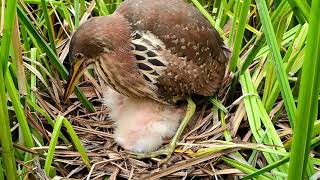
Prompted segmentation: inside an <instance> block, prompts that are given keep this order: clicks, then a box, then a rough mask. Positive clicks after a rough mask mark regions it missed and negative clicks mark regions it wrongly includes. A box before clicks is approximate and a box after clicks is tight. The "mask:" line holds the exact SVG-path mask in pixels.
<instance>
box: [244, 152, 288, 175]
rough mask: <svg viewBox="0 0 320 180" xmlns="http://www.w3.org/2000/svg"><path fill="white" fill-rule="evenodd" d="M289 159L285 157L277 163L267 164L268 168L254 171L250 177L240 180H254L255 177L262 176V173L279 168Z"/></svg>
mask: <svg viewBox="0 0 320 180" xmlns="http://www.w3.org/2000/svg"><path fill="white" fill-rule="evenodd" d="M289 157H290V156H286V157H284V158H282V159H281V160H279V161H277V162H274V163H272V164H269V165H268V166H266V167H263V168H261V169H259V170H257V171H255V172H254V173H252V174H250V175H248V176H246V177H244V178H242V179H241V180H249V179H253V178H255V177H257V176H259V175H261V174H263V173H265V172H268V171H271V170H272V169H274V168H276V167H279V166H281V165H283V164H285V163H287V162H289Z"/></svg>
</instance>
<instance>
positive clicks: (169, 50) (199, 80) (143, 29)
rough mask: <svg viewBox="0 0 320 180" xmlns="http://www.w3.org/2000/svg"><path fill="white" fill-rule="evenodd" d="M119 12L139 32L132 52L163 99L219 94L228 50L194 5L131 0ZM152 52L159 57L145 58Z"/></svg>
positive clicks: (166, 0)
mask: <svg viewBox="0 0 320 180" xmlns="http://www.w3.org/2000/svg"><path fill="white" fill-rule="evenodd" d="M116 13H119V14H122V15H123V16H124V17H125V18H126V19H127V20H128V22H129V24H130V27H131V31H132V32H138V37H139V38H134V40H132V44H136V45H133V46H134V50H133V53H134V54H135V55H136V58H137V60H138V63H139V61H141V62H142V63H139V64H138V65H139V69H140V71H141V72H142V73H143V76H144V77H145V79H146V80H147V81H150V82H151V83H150V84H154V82H156V86H157V88H158V89H159V93H158V94H160V96H163V97H165V99H169V100H170V99H172V98H173V97H177V99H179V97H181V98H184V97H185V96H188V95H191V94H199V95H204V96H209V95H212V94H213V93H215V92H216V91H217V90H218V88H219V86H220V84H221V82H222V79H223V77H224V72H225V69H226V64H227V61H228V58H227V57H226V55H225V54H226V50H225V48H224V44H223V42H222V39H221V37H220V36H219V34H218V33H217V32H216V30H215V29H214V28H213V27H212V26H211V24H210V23H209V21H208V20H207V19H206V18H205V17H204V16H203V15H202V14H201V13H200V12H198V10H197V9H196V8H195V7H194V6H193V5H191V4H189V3H186V2H185V1H184V0H161V1H155V0H127V1H125V2H124V3H123V4H122V5H121V6H120V7H119V8H118V10H117V11H116ZM140 36H142V38H140ZM135 41H136V42H142V43H140V44H139V43H138V44H137V43H135ZM141 44H144V46H143V47H140V46H139V45H141ZM137 45H138V46H137ZM149 51H151V52H154V53H155V54H156V57H157V58H154V57H152V56H149V55H148V54H146V52H149ZM150 59H156V60H157V61H152V60H151V61H150ZM159 62H160V63H159ZM158 63H159V65H157V64H158ZM163 65H164V66H163ZM165 66H167V67H165ZM163 67H165V68H163ZM155 69H156V70H155ZM158 75H159V76H158ZM157 78H158V79H157Z"/></svg>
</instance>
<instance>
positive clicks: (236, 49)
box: [230, 0, 251, 72]
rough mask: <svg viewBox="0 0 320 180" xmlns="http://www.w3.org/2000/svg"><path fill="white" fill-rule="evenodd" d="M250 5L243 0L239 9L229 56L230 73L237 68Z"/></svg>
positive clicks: (247, 0)
mask: <svg viewBox="0 0 320 180" xmlns="http://www.w3.org/2000/svg"><path fill="white" fill-rule="evenodd" d="M250 3H251V0H245V1H244V2H243V5H242V8H241V12H240V17H239V23H238V26H237V29H238V30H237V33H236V37H235V41H234V44H233V50H232V56H231V62H230V69H231V71H232V72H235V71H236V68H237V65H238V62H239V55H240V49H241V45H242V40H243V33H244V30H245V25H246V23H247V19H248V18H247V16H248V12H249V10H250ZM234 18H235V17H234Z"/></svg>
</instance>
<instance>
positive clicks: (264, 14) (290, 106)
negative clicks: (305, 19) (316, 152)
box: [256, 0, 296, 127]
mask: <svg viewBox="0 0 320 180" xmlns="http://www.w3.org/2000/svg"><path fill="white" fill-rule="evenodd" d="M256 3H257V7H258V12H259V15H260V18H261V23H262V26H263V29H264V32H265V36H266V40H267V42H268V45H269V48H270V50H271V53H272V56H273V62H274V64H275V68H276V75H277V79H278V81H279V85H280V89H281V94H282V96H283V99H284V103H285V107H286V110H287V113H288V118H289V120H290V125H291V127H293V126H294V113H295V110H296V106H295V103H294V99H293V95H292V92H291V88H290V85H289V82H288V77H287V73H286V71H285V68H284V65H283V63H282V58H281V54H280V51H279V47H278V45H277V39H276V35H275V33H274V31H273V26H272V23H271V19H270V16H269V13H268V9H267V4H266V2H265V1H264V0H256Z"/></svg>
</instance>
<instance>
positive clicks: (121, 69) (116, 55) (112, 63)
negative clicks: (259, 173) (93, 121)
mask: <svg viewBox="0 0 320 180" xmlns="http://www.w3.org/2000/svg"><path fill="white" fill-rule="evenodd" d="M229 54H230V51H229V49H228V48H227V47H226V45H225V44H224V42H223V39H222V38H221V36H220V35H219V33H218V32H217V31H216V30H215V29H214V28H213V27H212V25H211V24H210V22H209V21H208V20H207V19H206V18H205V17H204V16H203V15H202V14H201V13H200V12H199V11H198V10H197V8H196V7H194V6H193V5H192V4H191V3H188V2H187V1H185V0H126V1H124V2H123V3H122V4H121V5H120V6H119V7H118V8H117V9H116V10H115V12H114V13H113V14H112V15H109V16H100V17H92V18H90V19H88V20H87V21H86V22H84V23H83V24H81V25H80V26H79V27H78V29H77V30H76V31H75V32H74V33H73V35H72V38H71V42H70V48H69V57H70V61H71V66H72V69H71V73H70V77H69V81H68V84H67V88H66V90H65V94H64V98H65V99H67V98H68V97H69V96H70V94H71V93H72V92H73V90H74V88H75V86H76V84H77V82H78V81H79V79H80V77H81V76H82V74H83V73H84V72H85V71H86V69H88V68H89V67H94V68H95V69H96V71H97V72H98V74H99V76H100V77H101V78H102V79H103V80H104V82H105V83H106V84H107V86H106V88H104V90H103V91H104V93H103V94H104V103H105V104H106V106H107V107H108V108H110V109H111V112H110V114H109V116H110V118H111V119H112V120H113V121H114V124H115V130H114V139H115V141H116V142H117V143H118V144H120V145H121V146H122V147H123V148H124V149H126V150H128V151H130V152H132V153H133V154H134V155H135V157H137V158H146V157H156V156H159V155H166V156H167V157H170V156H171V154H172V153H173V151H174V149H175V147H176V142H177V141H178V140H179V138H180V136H181V134H182V132H183V131H184V129H185V127H186V126H187V124H188V122H189V121H190V119H191V118H192V115H193V114H194V112H195V104H194V102H193V100H192V96H194V95H197V96H202V97H207V96H213V95H215V94H216V93H217V92H218V90H219V88H220V87H221V84H222V81H223V78H224V75H225V71H226V67H227V64H228V61H229ZM181 102H186V103H185V105H181ZM179 104H180V105H179ZM182 104H183V103H182ZM172 136H173V137H172ZM171 137H172V140H171V142H170V144H169V145H168V146H166V147H165V148H162V149H159V147H160V146H161V145H162V144H163V142H164V140H165V139H167V138H171Z"/></svg>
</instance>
